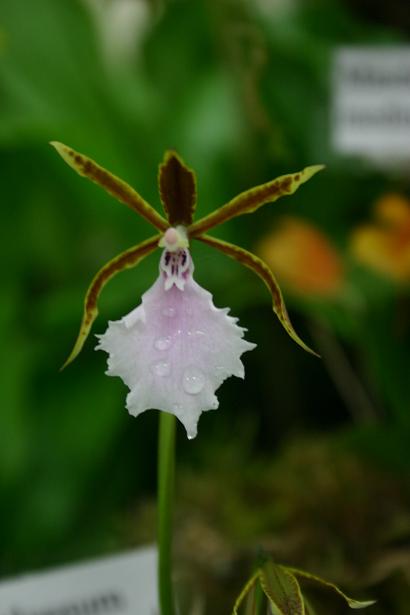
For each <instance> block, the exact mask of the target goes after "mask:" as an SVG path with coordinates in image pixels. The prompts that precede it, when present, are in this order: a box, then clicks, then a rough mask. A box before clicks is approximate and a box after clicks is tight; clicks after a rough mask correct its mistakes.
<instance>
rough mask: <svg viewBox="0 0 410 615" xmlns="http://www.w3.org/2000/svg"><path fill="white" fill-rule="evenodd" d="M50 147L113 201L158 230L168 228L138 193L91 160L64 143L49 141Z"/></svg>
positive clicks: (165, 222) (163, 220)
mask: <svg viewBox="0 0 410 615" xmlns="http://www.w3.org/2000/svg"><path fill="white" fill-rule="evenodd" d="M50 145H52V146H53V147H54V148H55V149H56V150H57V152H58V153H59V154H60V156H61V158H62V159H63V160H64V161H65V162H66V163H67V164H68V165H69V166H70V167H71V168H72V169H74V171H76V172H77V173H78V174H79V175H81V176H82V177H88V179H90V180H91V181H92V182H94V183H95V184H98V185H99V186H101V188H103V189H104V190H105V191H106V192H108V194H111V196H113V197H114V198H115V199H117V200H118V201H120V202H121V203H124V204H125V205H127V206H128V207H130V208H131V209H133V210H134V211H136V212H137V213H138V214H140V215H141V216H142V217H143V218H145V220H147V221H148V222H150V223H151V224H152V225H153V226H155V228H157V229H158V230H160V231H165V230H166V229H167V228H168V223H167V221H166V220H165V218H163V217H162V216H161V215H160V214H159V213H158V212H157V211H155V209H154V208H153V207H152V206H151V205H150V204H149V203H147V201H145V200H144V199H143V198H142V196H141V195H139V194H138V192H136V191H135V190H134V189H133V188H131V186H129V185H128V184H127V183H126V182H124V181H123V180H122V179H120V178H119V177H116V176H115V175H113V174H112V173H110V172H109V171H107V170H106V169H104V168H103V167H101V166H100V165H99V164H97V163H96V162H95V161H94V160H91V158H88V157H87V156H84V154H80V153H79V152H76V151H75V150H73V149H71V147H68V146H67V145H64V143H59V142H58V141H51V142H50Z"/></svg>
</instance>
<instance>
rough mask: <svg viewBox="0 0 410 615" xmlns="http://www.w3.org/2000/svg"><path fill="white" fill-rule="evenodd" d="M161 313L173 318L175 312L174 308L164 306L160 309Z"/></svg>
mask: <svg viewBox="0 0 410 615" xmlns="http://www.w3.org/2000/svg"><path fill="white" fill-rule="evenodd" d="M162 314H163V315H164V316H168V318H173V317H174V316H175V314H176V310H175V308H173V307H165V308H164V309H163V310H162Z"/></svg>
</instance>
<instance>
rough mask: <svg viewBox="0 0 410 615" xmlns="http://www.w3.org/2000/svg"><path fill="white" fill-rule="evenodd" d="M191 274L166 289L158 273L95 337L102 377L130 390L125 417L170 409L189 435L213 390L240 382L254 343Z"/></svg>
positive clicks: (211, 402)
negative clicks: (104, 364)
mask: <svg viewBox="0 0 410 615" xmlns="http://www.w3.org/2000/svg"><path fill="white" fill-rule="evenodd" d="M191 271H192V266H191ZM191 271H188V272H187V271H186V270H184V271H183V278H184V279H183V284H181V280H179V282H177V281H174V283H173V284H172V286H171V287H169V279H168V278H167V277H166V276H165V277H164V272H163V271H162V272H161V274H160V276H159V278H158V279H157V281H156V282H155V283H154V285H153V286H152V287H151V288H150V289H149V290H148V291H147V292H146V293H145V294H144V295H143V297H142V303H141V305H140V306H138V307H137V308H136V309H135V310H133V311H132V312H130V313H129V314H128V315H127V316H124V318H122V319H121V320H118V321H114V322H110V323H109V326H108V329H107V331H106V332H105V333H104V334H103V335H101V336H98V337H99V345H98V346H97V348H98V349H101V350H105V351H106V352H107V353H108V354H109V357H108V371H107V374H108V375H110V376H119V377H120V378H122V380H123V381H124V383H125V384H126V385H127V386H128V387H129V389H130V392H129V394H128V396H127V409H128V411H129V412H130V414H132V415H134V416H137V415H138V414H141V412H144V411H145V410H149V409H158V410H163V411H165V412H171V413H173V414H175V415H176V416H177V417H178V419H179V420H180V421H181V422H182V423H183V424H184V426H185V429H186V431H187V434H188V437H189V438H194V437H195V436H196V433H197V423H198V419H199V416H200V414H201V412H204V411H206V410H211V409H215V408H217V407H218V399H217V397H216V395H215V391H216V389H217V388H218V387H219V386H220V385H221V384H222V382H223V381H224V380H225V379H226V378H229V376H238V377H239V378H243V377H244V367H243V364H242V362H241V360H240V357H241V355H242V353H243V352H246V351H247V350H252V349H253V348H254V347H255V344H252V343H250V342H247V341H245V340H244V339H243V334H244V331H245V329H243V328H241V327H239V326H238V325H237V324H236V322H237V319H235V318H232V317H231V316H229V315H228V312H229V309H227V308H226V309H218V308H216V307H215V306H214V304H213V302H212V295H211V294H210V293H209V292H208V291H206V290H205V289H203V288H202V287H201V286H199V285H198V284H197V283H196V282H195V281H194V280H193V278H192V275H191ZM181 285H182V289H181ZM167 287H168V289H167V290H166V288H167Z"/></svg>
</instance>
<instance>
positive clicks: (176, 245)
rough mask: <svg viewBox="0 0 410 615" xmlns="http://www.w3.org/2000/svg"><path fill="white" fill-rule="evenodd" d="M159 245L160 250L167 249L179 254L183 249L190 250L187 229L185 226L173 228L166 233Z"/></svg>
mask: <svg viewBox="0 0 410 615" xmlns="http://www.w3.org/2000/svg"><path fill="white" fill-rule="evenodd" d="M158 245H159V247H160V248H166V249H167V250H168V251H169V252H177V251H178V250H180V249H181V248H188V247H189V241H188V236H187V232H186V228H185V227H184V226H176V227H173V226H171V227H170V228H168V229H167V230H166V231H165V233H164V234H163V236H162V237H161V239H160V240H159V244H158Z"/></svg>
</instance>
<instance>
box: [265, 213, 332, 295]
mask: <svg viewBox="0 0 410 615" xmlns="http://www.w3.org/2000/svg"><path fill="white" fill-rule="evenodd" d="M257 251H258V253H259V254H260V256H261V257H262V258H263V259H264V260H265V261H266V262H267V263H268V264H269V266H270V267H271V269H272V271H273V272H274V273H275V275H277V277H278V278H279V281H280V282H282V283H283V284H285V285H287V286H288V288H289V289H290V290H292V291H294V292H295V293H298V294H304V295H316V296H322V297H323V296H331V295H335V294H337V293H338V291H340V289H341V286H342V281H343V264H342V261H341V258H340V256H339V254H338V252H337V251H336V249H335V248H334V246H333V245H332V244H331V243H330V241H329V240H328V238H327V237H326V235H324V233H322V232H321V231H320V230H319V229H317V228H316V227H315V226H313V225H312V224H309V223H308V222H306V221H304V220H302V219H300V218H293V217H286V218H282V220H281V222H280V223H279V226H278V228H277V229H275V230H274V231H273V232H271V233H270V234H269V235H266V236H265V237H264V238H263V239H262V240H261V241H260V243H259V245H258V246H257Z"/></svg>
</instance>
